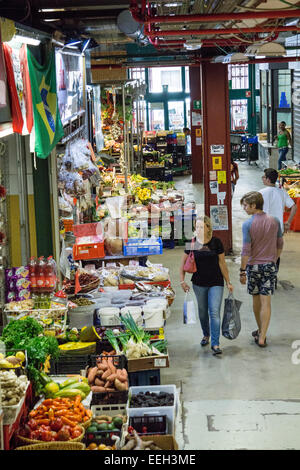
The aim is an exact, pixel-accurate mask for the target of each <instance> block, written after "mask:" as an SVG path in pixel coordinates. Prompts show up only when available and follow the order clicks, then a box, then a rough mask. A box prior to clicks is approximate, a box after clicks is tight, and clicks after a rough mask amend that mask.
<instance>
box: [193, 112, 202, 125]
mask: <svg viewBox="0 0 300 470" xmlns="http://www.w3.org/2000/svg"><path fill="white" fill-rule="evenodd" d="M192 126H202V115H201V113H196V112H195V111H192Z"/></svg>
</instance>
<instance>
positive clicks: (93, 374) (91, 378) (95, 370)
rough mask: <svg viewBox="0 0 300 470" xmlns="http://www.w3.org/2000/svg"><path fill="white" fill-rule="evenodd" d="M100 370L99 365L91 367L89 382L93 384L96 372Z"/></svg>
mask: <svg viewBox="0 0 300 470" xmlns="http://www.w3.org/2000/svg"><path fill="white" fill-rule="evenodd" d="M97 372H98V368H97V367H91V368H90V369H89V372H88V382H89V384H92V383H93V382H94V380H95V378H96V374H97Z"/></svg>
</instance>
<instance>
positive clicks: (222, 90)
mask: <svg viewBox="0 0 300 470" xmlns="http://www.w3.org/2000/svg"><path fill="white" fill-rule="evenodd" d="M201 89H202V113H203V173H204V191H205V195H204V201H205V214H206V215H208V216H209V217H210V218H211V220H212V223H213V229H214V235H215V236H216V237H218V238H220V239H221V240H222V242H223V245H224V248H225V253H226V254H227V253H229V252H230V251H231V250H232V211H231V181H230V180H231V178H230V127H229V90H228V71H227V66H226V65H223V64H211V63H209V62H206V63H203V64H201Z"/></svg>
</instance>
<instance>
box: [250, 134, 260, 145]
mask: <svg viewBox="0 0 300 470" xmlns="http://www.w3.org/2000/svg"><path fill="white" fill-rule="evenodd" d="M257 143H258V137H257V135H256V136H255V137H248V144H257Z"/></svg>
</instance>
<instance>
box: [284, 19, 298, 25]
mask: <svg viewBox="0 0 300 470" xmlns="http://www.w3.org/2000/svg"><path fill="white" fill-rule="evenodd" d="M298 23H299V18H291V19H289V20H286V21H285V22H284V26H297V24H298Z"/></svg>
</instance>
